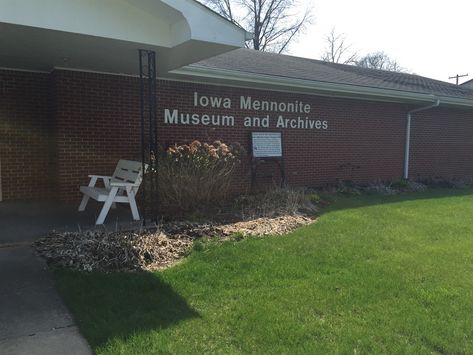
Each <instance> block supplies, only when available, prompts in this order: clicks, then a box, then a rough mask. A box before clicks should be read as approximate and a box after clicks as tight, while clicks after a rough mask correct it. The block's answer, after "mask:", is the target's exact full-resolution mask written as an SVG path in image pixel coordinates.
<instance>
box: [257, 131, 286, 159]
mask: <svg viewBox="0 0 473 355" xmlns="http://www.w3.org/2000/svg"><path fill="white" fill-rule="evenodd" d="M251 143H252V150H253V157H255V158H280V157H282V142H281V132H251Z"/></svg>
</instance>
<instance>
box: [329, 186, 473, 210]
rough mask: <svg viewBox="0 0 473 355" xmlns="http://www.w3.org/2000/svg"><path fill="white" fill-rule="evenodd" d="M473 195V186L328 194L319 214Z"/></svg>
mask: <svg viewBox="0 0 473 355" xmlns="http://www.w3.org/2000/svg"><path fill="white" fill-rule="evenodd" d="M455 196H458V197H461V196H473V188H465V189H453V188H431V189H429V190H427V191H425V192H406V193H401V194H398V195H392V196H389V195H381V194H362V195H359V196H354V195H349V194H346V195H345V194H338V195H333V196H330V195H328V196H327V197H328V201H329V202H330V204H329V205H328V206H327V207H325V208H323V209H322V210H321V211H320V214H321V215H322V214H324V213H328V212H333V211H337V210H343V209H353V208H361V207H369V206H376V205H385V204H391V203H399V202H405V201H416V200H429V199H439V198H449V197H455Z"/></svg>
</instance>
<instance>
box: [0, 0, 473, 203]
mask: <svg viewBox="0 0 473 355" xmlns="http://www.w3.org/2000/svg"><path fill="white" fill-rule="evenodd" d="M45 2H46V3H47V4H46V3H44V2H42V3H41V6H39V4H38V2H36V3H35V2H32V1H26V0H24V1H18V2H14V3H12V2H9V6H8V7H7V9H6V11H2V13H0V46H1V48H2V53H1V54H0V66H1V67H2V69H0V135H1V142H0V143H1V144H0V164H1V170H0V171H1V172H0V179H1V180H0V181H1V194H0V196H1V199H3V200H17V199H31V198H58V199H60V200H62V201H64V202H71V203H76V202H77V201H78V199H79V197H80V194H79V186H80V185H83V184H85V183H86V182H87V176H88V174H91V173H96V174H109V173H110V172H111V170H113V167H114V166H115V164H116V162H117V160H118V159H121V158H128V159H134V160H139V159H140V157H141V143H140V142H141V111H140V78H139V77H138V75H137V70H138V54H137V53H138V49H141V48H145V49H147V50H152V51H154V52H156V54H157V68H158V73H157V93H156V100H157V105H158V106H157V132H158V137H157V139H158V142H159V144H161V145H163V146H165V145H167V144H172V143H181V142H188V141H191V140H194V139H200V140H216V139H220V140H223V141H225V142H240V143H242V144H243V145H244V146H245V147H246V148H247V150H248V152H251V146H250V134H251V132H261V131H268V132H282V146H283V158H284V174H285V177H286V181H287V183H288V184H291V185H297V186H321V185H324V184H330V183H334V182H335V181H336V180H337V179H349V180H353V181H356V182H359V183H364V182H369V181H372V180H375V179H382V180H391V179H400V178H402V177H408V178H411V179H417V178H426V177H434V176H435V177H444V178H451V177H459V178H466V177H473V163H472V162H473V91H472V90H471V89H467V88H462V87H459V86H455V85H452V84H448V83H444V82H440V81H436V80H432V79H428V78H424V77H420V76H417V75H410V74H402V73H392V72H385V71H379V70H371V69H362V68H357V67H353V66H347V65H339V64H331V63H324V62H320V61H316V60H310V59H305V58H296V57H291V56H284V55H277V54H268V53H261V52H256V51H252V50H246V49H236V48H238V47H242V46H243V44H244V41H245V40H246V39H248V34H247V33H246V32H245V31H243V30H242V29H240V28H238V27H236V26H234V25H233V24H231V23H229V22H227V21H225V20H223V19H222V18H220V17H218V16H217V15H215V14H214V13H212V12H210V11H209V10H208V9H206V8H204V7H203V6H201V5H199V4H198V3H196V2H194V1H190V0H186V1H172V0H161V1H155V2H154V3H153V5H150V3H149V2H146V1H135V2H134V4H133V5H130V4H129V3H128V2H127V1H116V2H115V3H114V6H113V8H114V11H109V9H104V8H101V6H102V5H100V4H97V2H95V3H91V2H88V1H85V0H84V1H76V2H75V3H74V4H75V5H74V11H71V7H72V5H71V3H68V2H64V1H59V0H47V1H45ZM26 5H29V6H30V7H27V6H26ZM51 6H55V8H56V10H57V12H58V13H60V15H61V16H55V17H54V18H51V16H49V15H48V13H47V12H48V10H47V9H48V8H51ZM91 7H92V8H91ZM25 8H28V11H29V12H30V13H31V14H33V13H34V14H36V16H34V17H31V16H26V15H25V14H24V13H23V14H21V13H20V10H23V11H24V10H25ZM92 9H93V10H94V12H93V13H94V14H95V17H96V18H95V19H90V11H91V10H92ZM58 19H61V20H58ZM97 19H100V24H101V25H100V26H98V25H97V21H98V20H97ZM123 21H126V22H127V25H129V28H132V29H133V30H129V31H123V28H124V27H126V26H123ZM202 21H206V22H205V23H206V24H207V25H206V26H205V28H203V26H201V25H200V24H201V23H202ZM137 24H140V26H137ZM166 25H168V26H166ZM127 28H128V27H127ZM166 31H167V32H166ZM7 53H8V54H7ZM247 158H248V159H247V160H249V159H250V157H249V156H248V157H247ZM266 169H267V170H268V172H269V171H273V172H274V169H273V168H272V167H270V166H269V165H268V166H267V168H266ZM238 174H240V176H239V179H238V185H237V186H236V188H237V189H240V190H244V189H246V188H248V186H249V183H250V174H249V173H248V170H247V169H246V168H242V170H241V171H240V172H239V173H238ZM260 178H261V179H265V178H267V176H261V177H260Z"/></svg>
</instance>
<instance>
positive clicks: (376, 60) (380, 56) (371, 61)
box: [355, 51, 406, 73]
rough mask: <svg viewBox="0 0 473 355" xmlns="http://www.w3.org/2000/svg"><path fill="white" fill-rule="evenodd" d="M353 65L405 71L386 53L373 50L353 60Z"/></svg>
mask: <svg viewBox="0 0 473 355" xmlns="http://www.w3.org/2000/svg"><path fill="white" fill-rule="evenodd" d="M355 65H356V66H358V67H363V68H371V69H381V70H388V71H394V72H399V73H402V72H406V69H404V68H403V67H401V66H400V65H399V63H398V62H397V61H395V60H394V59H391V58H390V57H389V56H388V55H387V54H386V53H384V52H382V51H380V52H374V53H368V54H367V55H365V56H363V57H361V58H360V59H358V60H357V61H356V62H355Z"/></svg>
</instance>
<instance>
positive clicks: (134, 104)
mask: <svg viewBox="0 0 473 355" xmlns="http://www.w3.org/2000/svg"><path fill="white" fill-rule="evenodd" d="M53 82H54V87H55V103H56V104H55V108H56V120H57V137H58V142H57V150H58V153H57V156H58V159H57V165H58V193H59V197H60V199H61V200H63V201H71V202H77V200H78V199H79V198H80V193H79V187H80V186H81V185H87V183H88V175H89V174H98V175H111V173H113V170H114V168H115V166H116V164H117V161H118V160H119V159H133V160H141V159H140V154H141V153H140V152H141V150H140V116H139V115H140V112H139V87H138V86H137V84H138V81H137V80H136V79H135V78H129V77H122V76H114V75H99V74H91V73H82V72H74V71H56V72H55V73H54V74H53Z"/></svg>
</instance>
